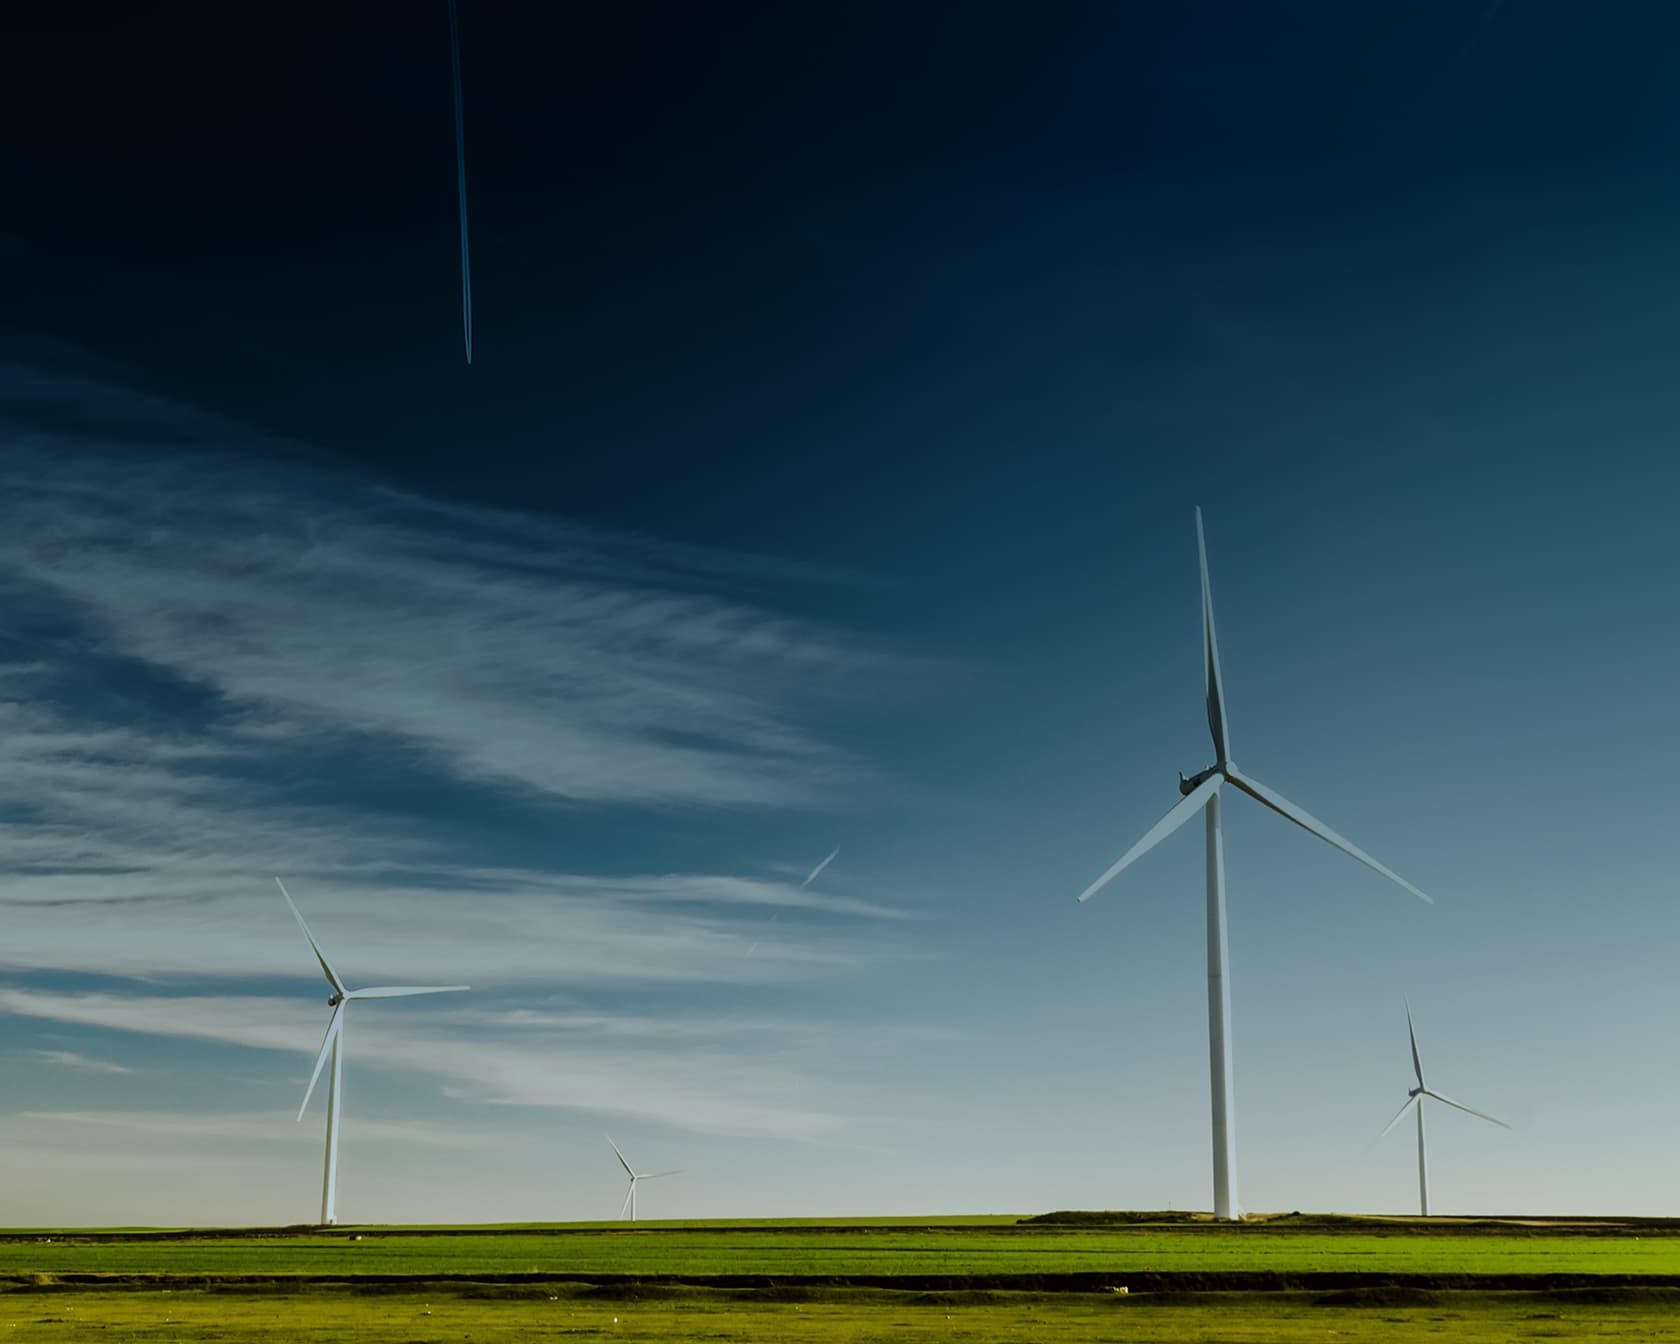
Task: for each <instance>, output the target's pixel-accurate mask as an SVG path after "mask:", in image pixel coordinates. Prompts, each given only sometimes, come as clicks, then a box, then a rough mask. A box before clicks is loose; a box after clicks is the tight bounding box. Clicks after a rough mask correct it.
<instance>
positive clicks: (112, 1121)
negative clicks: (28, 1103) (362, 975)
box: [11, 1111, 491, 1148]
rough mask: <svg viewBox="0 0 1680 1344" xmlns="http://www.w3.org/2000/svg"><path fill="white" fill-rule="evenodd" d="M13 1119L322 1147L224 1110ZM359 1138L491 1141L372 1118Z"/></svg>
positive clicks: (311, 1138)
mask: <svg viewBox="0 0 1680 1344" xmlns="http://www.w3.org/2000/svg"><path fill="white" fill-rule="evenodd" d="M11 1118H12V1120H13V1121H14V1123H15V1124H16V1125H18V1126H39V1127H41V1128H43V1129H47V1130H58V1129H59V1128H60V1127H61V1126H65V1125H72V1126H76V1127H78V1128H84V1129H91V1130H101V1129H105V1130H122V1131H123V1132H124V1133H125V1134H129V1135H134V1136H155V1137H161V1138H167V1139H176V1140H192V1139H232V1140H237V1141H238V1142H240V1143H246V1142H256V1143H277V1144H286V1145H289V1146H294V1147H310V1148H314V1147H319V1146H320V1142H321V1139H320V1135H319V1134H318V1133H317V1132H316V1131H315V1130H314V1129H313V1128H308V1129H300V1128H299V1127H298V1125H297V1124H296V1123H295V1122H294V1121H293V1120H291V1119H290V1118H289V1117H287V1116H285V1115H283V1114H278V1113H276V1112H272V1111H223V1112H220V1113H218V1114H215V1115H203V1114H192V1113H186V1112H181V1111H14V1112H13V1113H12V1116H11ZM356 1133H357V1136H358V1137H359V1138H362V1139H368V1140H376V1141H378V1142H382V1143H414V1144H421V1145H424V1146H426V1147H431V1148H478V1147H483V1146H484V1145H485V1143H486V1142H489V1141H491V1140H489V1139H488V1138H487V1136H485V1135H484V1134H483V1133H482V1132H473V1131H469V1130H462V1129H451V1128H449V1127H448V1126H445V1125H438V1124H433V1123H431V1122H429V1121H424V1120H380V1119H376V1118H373V1117H367V1116H358V1117H357V1120H356Z"/></svg>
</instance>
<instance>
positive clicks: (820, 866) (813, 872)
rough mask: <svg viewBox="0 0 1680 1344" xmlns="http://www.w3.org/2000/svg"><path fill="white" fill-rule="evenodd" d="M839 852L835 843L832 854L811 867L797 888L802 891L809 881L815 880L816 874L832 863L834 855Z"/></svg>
mask: <svg viewBox="0 0 1680 1344" xmlns="http://www.w3.org/2000/svg"><path fill="white" fill-rule="evenodd" d="M839 853H840V846H839V845H836V846H835V847H834V852H833V853H832V854H830V855H829V856H828V857H827V858H826V859H824V860H823V861H822V862H821V863H819V864H818V865H817V866H816V867H815V868H813V869H811V874H810V876H809V877H807V878H806V879H805V880H804V881H803V882H801V883H800V884H799V889H800V890H801V891H804V890H805V888H806V887H808V886H810V885H811V883H813V882H815V881H816V880H817V874H818V873H820V872H822V870H823V869H824V868H826V867H828V865H829V864H831V863H833V862H834V859H835V855H837V854H839Z"/></svg>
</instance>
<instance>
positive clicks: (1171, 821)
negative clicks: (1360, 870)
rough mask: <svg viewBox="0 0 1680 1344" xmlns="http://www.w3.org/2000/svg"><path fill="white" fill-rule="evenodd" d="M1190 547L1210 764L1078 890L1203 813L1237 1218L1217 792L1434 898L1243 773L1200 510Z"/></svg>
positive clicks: (1224, 1137) (1228, 1157)
mask: <svg viewBox="0 0 1680 1344" xmlns="http://www.w3.org/2000/svg"><path fill="white" fill-rule="evenodd" d="M1196 552H1197V556H1198V558H1199V559H1200V562H1201V571H1202V666H1203V673H1204V676H1205V680H1206V695H1207V718H1208V731H1209V732H1210V733H1211V734H1212V736H1213V752H1214V761H1213V764H1212V765H1210V766H1208V767H1207V769H1205V770H1202V771H1199V772H1198V773H1197V774H1195V775H1192V776H1191V777H1190V778H1189V779H1186V778H1185V777H1184V776H1183V775H1182V774H1180V775H1179V777H1178V791H1179V793H1180V794H1182V795H1183V797H1182V799H1181V800H1180V801H1179V802H1178V803H1177V804H1175V805H1174V806H1173V808H1172V809H1171V810H1170V811H1169V812H1168V813H1167V814H1166V816H1164V817H1162V818H1161V819H1160V820H1159V821H1158V822H1156V823H1155V824H1154V825H1153V826H1151V827H1150V828H1149V830H1148V832H1146V833H1145V835H1144V837H1143V839H1141V840H1139V841H1138V842H1137V844H1135V845H1133V846H1132V847H1131V848H1130V849H1128V850H1127V851H1126V852H1125V853H1124V854H1122V855H1121V856H1120V858H1119V859H1118V860H1117V861H1116V862H1115V864H1114V866H1113V867H1111V868H1110V869H1109V870H1108V871H1107V872H1106V873H1104V874H1103V875H1102V876H1101V877H1099V878H1098V879H1097V880H1096V881H1095V882H1093V883H1091V885H1090V886H1088V887H1086V888H1085V890H1084V891H1083V892H1081V893H1080V896H1079V899H1080V900H1081V901H1082V902H1083V901H1088V900H1090V899H1091V897H1093V896H1094V895H1096V894H1097V892H1099V891H1100V890H1102V888H1103V887H1105V886H1107V885H1108V883H1110V882H1112V881H1113V880H1114V879H1115V878H1116V877H1117V876H1119V874H1120V873H1121V872H1123V871H1124V870H1125V869H1126V868H1128V867H1130V866H1131V864H1133V863H1134V862H1136V860H1137V859H1139V858H1141V857H1142V856H1143V855H1144V854H1147V853H1148V852H1149V851H1150V850H1152V849H1153V848H1155V846H1156V845H1158V844H1160V842H1161V841H1162V840H1164V839H1166V838H1167V836H1169V835H1171V834H1172V833H1173V832H1174V831H1176V830H1177V829H1178V828H1179V827H1180V826H1182V825H1184V823H1185V822H1187V821H1188V820H1190V818H1191V817H1192V816H1194V815H1195V814H1196V813H1197V812H1200V811H1202V810H1204V809H1205V810H1206V813H1207V961H1208V972H1207V973H1208V1073H1209V1078H1210V1082H1211V1085H1212V1094H1213V1096H1212V1108H1213V1213H1214V1217H1216V1218H1223V1219H1232V1218H1240V1217H1241V1216H1242V1214H1241V1212H1240V1210H1239V1206H1238V1204H1237V1133H1236V1120H1235V1116H1234V1111H1235V1106H1234V1101H1233V1092H1234V1086H1233V1083H1232V1076H1231V1050H1230V1037H1231V988H1230V984H1229V983H1228V980H1227V967H1228V965H1229V962H1230V949H1229V943H1228V940H1227V937H1226V932H1225V844H1224V840H1223V838H1222V836H1221V833H1220V829H1219V791H1220V789H1221V788H1222V787H1223V786H1224V785H1226V784H1230V785H1231V786H1232V787H1234V788H1236V789H1239V790H1241V791H1242V792H1243V793H1246V794H1247V795H1248V796H1249V797H1250V798H1253V799H1254V800H1255V801H1256V802H1258V803H1261V804H1263V805H1264V806H1266V807H1269V808H1270V809H1271V810H1272V811H1274V812H1276V813H1277V814H1278V815H1279V816H1282V817H1286V818H1288V819H1289V820H1290V821H1292V822H1294V823H1295V824H1296V825H1297V826H1299V827H1301V828H1302V829H1303V830H1306V831H1309V832H1311V833H1312V834H1313V835H1316V836H1317V837H1318V838H1319V839H1320V840H1323V841H1325V842H1326V843H1328V844H1331V845H1334V846H1335V847H1336V848H1337V849H1339V850H1341V851H1342V853H1344V854H1348V855H1351V856H1352V857H1353V858H1356V859H1358V860H1359V861H1360V862H1361V863H1363V864H1365V865H1366V866H1367V867H1369V868H1374V869H1376V871H1377V872H1379V873H1381V874H1382V875H1383V876H1384V877H1386V878H1388V879H1389V881H1391V882H1396V883H1398V884H1399V885H1400V886H1402V887H1404V888H1405V889H1406V890H1407V891H1409V892H1411V893H1412V894H1413V895H1414V896H1417V897H1419V898H1421V899H1422V900H1424V901H1426V902H1429V903H1430V904H1433V902H1432V901H1430V898H1429V897H1428V896H1425V895H1424V894H1423V892H1421V891H1419V890H1418V889H1417V888H1416V887H1414V886H1413V885H1412V884H1411V883H1410V882H1408V881H1406V879H1405V878H1403V877H1401V876H1400V875H1399V874H1398V873H1395V872H1392V871H1391V870H1389V869H1387V868H1385V867H1383V865H1382V864H1380V863H1378V862H1377V861H1376V860H1375V859H1373V858H1372V857H1371V856H1370V855H1369V854H1367V853H1366V852H1365V851H1364V850H1362V849H1360V848H1359V847H1358V846H1356V845H1354V844H1353V843H1352V842H1351V841H1349V840H1346V839H1344V838H1343V837H1342V836H1340V835H1337V834H1336V832H1335V831H1333V830H1331V829H1330V828H1329V827H1328V826H1326V825H1325V824H1324V823H1323V822H1322V821H1319V820H1318V819H1317V818H1316V817H1313V816H1312V815H1310V814H1309V813H1307V812H1305V811H1303V810H1302V809H1301V808H1299V807H1297V806H1296V805H1295V804H1294V803H1292V802H1290V801H1289V800H1288V799H1287V798H1284V797H1282V796H1281V795H1279V794H1277V793H1274V792H1273V791H1272V790H1271V789H1268V788H1267V787H1266V786H1265V785H1264V784H1262V783H1260V782H1259V781H1258V780H1256V779H1253V778H1251V777H1249V776H1248V775H1245V774H1243V773H1242V772H1241V771H1239V770H1238V769H1237V766H1236V762H1235V761H1233V760H1232V759H1231V735H1230V730H1229V727H1228V724H1229V720H1228V719H1227V717H1226V714H1225V681H1224V677H1223V675H1222V674H1221V672H1220V670H1219V637H1218V635H1217V634H1216V633H1215V631H1214V626H1213V593H1212V589H1211V588H1210V587H1209V584H1208V565H1207V543H1206V540H1205V538H1204V537H1203V533H1202V511H1201V509H1199V508H1198V509H1197V510H1196Z"/></svg>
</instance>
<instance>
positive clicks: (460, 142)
mask: <svg viewBox="0 0 1680 1344" xmlns="http://www.w3.org/2000/svg"><path fill="white" fill-rule="evenodd" d="M449 55H450V59H451V63H452V64H453V66H454V69H455V181H456V186H457V189H458V194H459V196H460V201H461V329H462V334H463V335H464V336H465V338H466V343H467V363H468V364H471V363H472V261H471V259H470V257H469V256H468V254H467V141H466V132H465V130H464V128H463V125H462V117H461V24H460V20H459V18H458V17H457V15H456V12H455V0H449Z"/></svg>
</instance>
